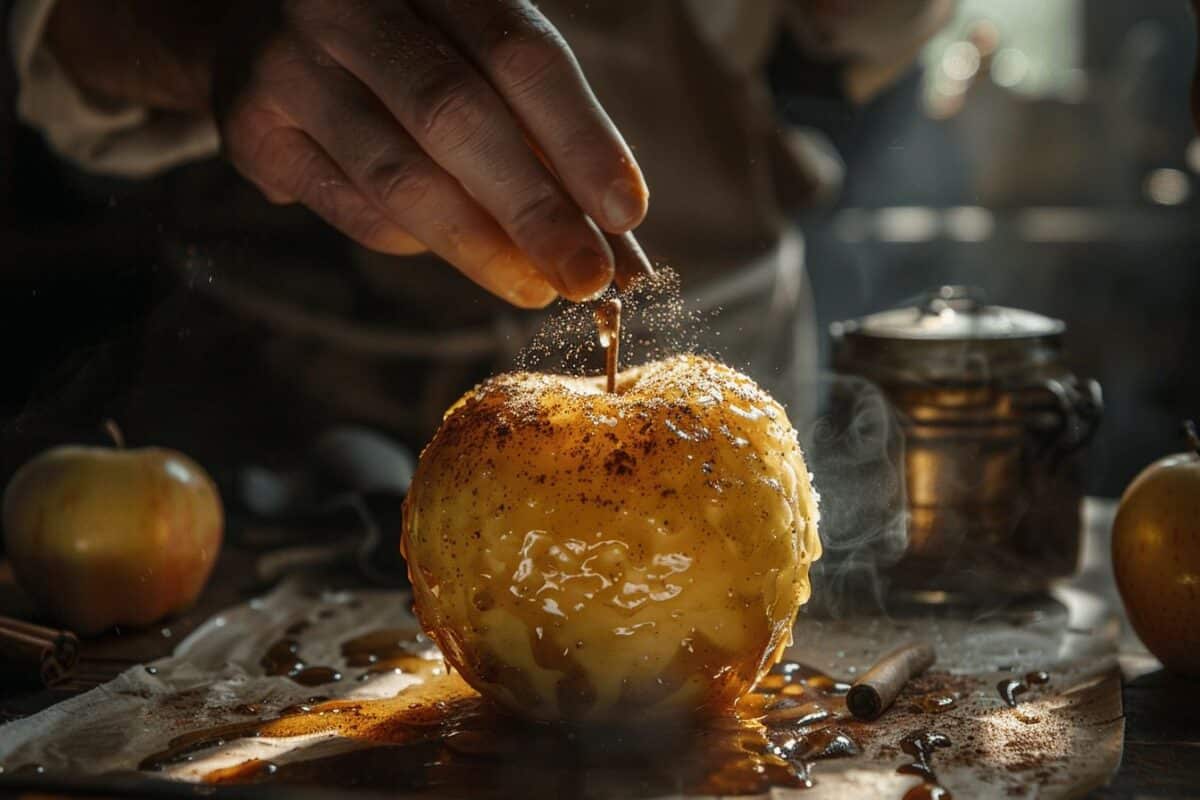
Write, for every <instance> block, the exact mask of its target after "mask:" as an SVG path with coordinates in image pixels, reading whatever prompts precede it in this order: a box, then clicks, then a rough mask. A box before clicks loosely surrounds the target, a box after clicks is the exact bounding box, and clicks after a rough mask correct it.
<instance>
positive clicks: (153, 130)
mask: <svg viewBox="0 0 1200 800" xmlns="http://www.w3.org/2000/svg"><path fill="white" fill-rule="evenodd" d="M54 3H55V0H17V2H16V3H15V4H14V6H13V12H12V18H11V25H10V28H9V34H10V36H11V37H12V41H11V45H12V53H13V59H14V62H15V64H14V66H15V68H16V74H17V91H18V93H17V116H18V117H19V118H20V120H21V121H22V122H24V123H25V124H27V125H29V126H31V127H33V128H35V129H37V130H38V131H40V132H41V133H42V135H43V136H45V138H46V141H47V142H48V143H49V144H50V146H51V148H53V149H54V151H55V152H56V153H58V154H59V155H60V156H61V157H63V158H64V159H66V160H68V161H70V162H72V163H74V164H76V165H78V166H79V167H81V168H83V169H85V170H87V171H89V172H96V173H101V174H105V175H112V176H116V177H123V178H144V177H148V176H151V175H154V174H156V173H159V172H162V171H164V170H166V169H170V168H171V167H174V166H178V165H180V164H183V163H186V162H189V161H196V160H199V159H203V158H208V157H210V156H213V155H215V154H216V152H217V150H218V147H219V139H218V136H217V129H216V126H215V125H214V124H213V121H212V119H210V118H207V117H196V116H190V115H184V114H178V113H171V114H165V113H161V112H158V111H152V110H150V109H147V108H142V107H139V106H132V105H104V104H103V103H101V102H99V101H97V100H96V99H95V98H92V97H88V96H86V95H85V94H84V93H83V92H82V91H80V90H79V88H78V87H77V86H75V84H74V83H73V82H72V81H71V79H70V77H69V76H68V75H67V73H66V71H65V70H64V69H63V68H62V66H61V65H59V63H58V61H57V60H56V59H55V58H54V54H53V53H51V52H50V48H49V47H48V46H47V45H46V43H45V41H44V40H45V31H46V23H47V21H48V20H49V19H50V13H51V12H52V11H53V10H54Z"/></svg>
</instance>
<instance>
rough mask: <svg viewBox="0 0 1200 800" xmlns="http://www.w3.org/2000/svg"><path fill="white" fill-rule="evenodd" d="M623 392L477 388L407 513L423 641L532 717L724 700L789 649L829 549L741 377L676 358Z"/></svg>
mask: <svg viewBox="0 0 1200 800" xmlns="http://www.w3.org/2000/svg"><path fill="white" fill-rule="evenodd" d="M616 384H617V385H616V387H615V388H616V392H615V393H612V394H609V393H606V392H605V391H604V386H603V383H602V382H601V381H600V380H598V379H593V378H567V377H561V376H547V375H535V374H515V375H502V376H499V377H497V378H493V379H491V380H489V381H487V382H485V383H483V384H481V385H480V386H479V387H477V388H476V389H475V390H474V391H472V392H470V393H468V394H467V395H466V396H465V397H464V398H462V399H461V400H460V401H459V402H458V403H457V404H456V405H455V406H453V407H452V408H451V409H450V410H449V411H448V412H447V414H446V417H445V420H444V421H443V424H442V427H441V428H440V430H439V431H438V432H437V434H436V436H435V437H434V439H433V441H432V442H431V443H430V444H429V446H428V447H427V448H426V449H425V451H424V453H423V454H422V456H421V460H420V464H419V466H418V468H417V474H416V477H415V478H414V481H413V485H412V489H411V490H410V493H409V496H408V499H407V502H406V506H405V524H404V535H403V539H402V545H401V546H402V549H403V551H404V553H405V556H406V558H407V559H408V563H409V571H410V576H411V578H412V582H413V588H414V595H415V606H416V611H417V614H418V616H419V618H420V619H421V622H422V624H423V626H424V628H425V630H426V631H427V632H428V633H429V635H430V636H431V637H432V638H433V639H434V640H435V641H436V642H437V643H438V645H439V646H440V647H441V649H442V652H443V653H444V654H445V656H446V658H447V660H448V661H449V662H450V663H451V664H452V665H453V666H454V667H455V668H457V669H458V670H459V671H460V672H461V673H462V675H463V677H464V678H465V679H466V681H467V682H468V683H470V684H471V685H472V686H474V687H475V688H477V689H479V690H480V691H482V692H484V693H485V694H487V695H489V696H491V697H492V699H494V700H496V701H497V702H499V703H501V704H502V705H504V706H506V707H507V708H508V709H509V710H510V711H512V712H514V713H517V714H520V715H522V716H526V717H530V718H533V719H541V720H561V719H566V720H588V721H606V720H620V719H626V720H627V719H629V718H631V717H633V716H636V717H638V718H649V717H655V716H669V715H672V714H681V713H696V712H699V711H720V710H722V709H727V708H728V707H729V706H730V705H731V704H732V703H733V702H734V700H736V698H737V697H738V696H739V695H741V694H743V693H744V692H745V691H747V690H748V689H749V687H750V686H752V685H753V684H754V683H755V682H756V680H757V679H758V678H759V677H760V676H762V675H763V674H764V673H765V672H766V670H767V669H768V668H769V667H770V666H771V664H773V663H775V661H776V660H777V659H778V657H779V654H780V653H781V652H782V649H783V647H785V646H786V645H787V644H788V641H789V637H790V631H791V626H792V622H793V620H794V618H795V615H796V612H797V610H798V609H799V606H800V605H801V604H802V603H803V602H804V601H805V600H807V598H808V595H809V591H810V590H809V581H808V567H809V564H810V563H811V562H812V561H813V560H814V559H815V558H816V557H817V556H819V554H820V542H819V539H818V537H817V532H816V521H817V512H816V501H815V496H814V494H813V492H812V489H811V485H810V477H809V475H808V472H807V468H806V467H805V465H804V461H803V457H802V454H801V452H800V448H799V444H798V443H797V440H796V434H795V431H794V430H793V429H792V427H791V424H790V423H789V422H788V420H787V416H786V414H785V412H784V411H783V409H782V408H781V407H780V406H779V404H778V403H776V402H775V401H774V400H773V399H772V398H771V397H770V396H769V395H767V394H766V393H765V392H764V391H762V390H761V389H760V388H759V387H758V386H757V385H755V384H754V383H753V381H751V380H750V379H749V378H746V377H745V376H744V375H741V374H740V373H738V372H737V371H736V370H733V369H730V368H729V367H726V366H724V365H721V364H718V363H716V362H714V361H711V360H708V359H705V358H701V357H696V356H680V357H676V358H672V359H667V360H666V361H663V362H656V363H654V364H649V365H645V366H642V367H635V368H633V369H630V370H627V371H625V372H623V373H621V374H620V375H619V376H618V379H617V382H616Z"/></svg>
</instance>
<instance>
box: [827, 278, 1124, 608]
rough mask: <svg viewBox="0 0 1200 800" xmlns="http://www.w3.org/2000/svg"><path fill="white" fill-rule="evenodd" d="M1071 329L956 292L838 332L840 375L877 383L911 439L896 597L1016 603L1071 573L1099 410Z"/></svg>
mask: <svg viewBox="0 0 1200 800" xmlns="http://www.w3.org/2000/svg"><path fill="white" fill-rule="evenodd" d="M1065 329H1066V326H1065V325H1064V324H1063V323H1062V322H1061V321H1060V320H1056V319H1051V318H1049V317H1046V316H1042V315H1040V314H1036V313H1033V312H1029V311H1022V310H1018V309H1013V308H1005V307H1001V306H993V305H988V304H986V303H985V302H983V300H982V299H981V294H980V293H979V292H977V291H975V290H971V289H967V288H965V287H959V286H945V287H942V288H941V289H939V290H937V291H935V292H931V293H930V294H929V295H928V296H927V297H925V298H924V299H923V300H922V301H921V302H920V303H918V304H917V305H915V306H911V307H904V308H897V309H891V310H888V311H883V312H880V313H877V314H872V315H870V316H867V317H864V318H861V319H857V320H853V321H848V322H841V323H835V324H834V325H833V327H832V333H833V338H834V367H835V369H836V370H837V371H838V372H841V373H848V374H853V375H858V376H861V377H864V378H866V379H868V380H870V381H872V382H873V383H875V384H877V385H878V386H879V387H880V388H881V390H882V391H883V393H884V394H885V395H886V396H887V397H888V398H889V400H890V401H891V402H892V404H893V405H894V406H895V409H896V411H897V413H898V416H899V419H900V424H901V426H902V429H903V433H904V442H905V452H904V457H903V460H904V467H905V485H906V487H907V488H906V494H907V501H908V543H907V549H906V551H905V553H904V556H903V557H902V558H901V560H900V561H899V562H898V563H897V564H896V565H895V566H894V567H892V568H891V570H890V576H891V580H892V585H893V586H894V587H899V588H902V589H908V590H915V591H919V592H929V591H932V592H953V593H967V594H971V595H978V594H981V593H986V594H997V593H999V594H1006V595H1011V594H1021V593H1027V592H1036V591H1041V590H1044V589H1045V588H1047V586H1048V585H1049V584H1050V582H1051V581H1053V580H1054V579H1055V578H1059V577H1063V576H1066V575H1069V574H1071V573H1072V572H1074V570H1075V568H1076V564H1077V562H1078V558H1079V550H1080V528H1081V519H1080V512H1081V501H1082V498H1083V485H1082V476H1081V468H1080V467H1081V453H1082V451H1083V448H1084V446H1085V445H1086V444H1087V442H1088V441H1089V439H1090V438H1091V437H1092V434H1093V433H1094V432H1095V429H1096V426H1097V424H1098V422H1099V420H1100V416H1101V409H1102V399H1101V392H1100V386H1099V384H1098V383H1096V381H1094V380H1082V379H1080V378H1078V377H1076V376H1075V375H1074V374H1072V372H1071V371H1070V370H1069V369H1068V367H1067V366H1066V364H1065V363H1064V360H1063V335H1064V332H1065Z"/></svg>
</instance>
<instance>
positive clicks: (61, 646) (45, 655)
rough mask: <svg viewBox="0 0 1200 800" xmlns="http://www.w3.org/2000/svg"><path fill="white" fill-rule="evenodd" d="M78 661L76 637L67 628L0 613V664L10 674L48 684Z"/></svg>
mask: <svg viewBox="0 0 1200 800" xmlns="http://www.w3.org/2000/svg"><path fill="white" fill-rule="evenodd" d="M78 662H79V639H78V638H77V637H76V636H75V634H73V633H71V632H70V631H61V630H55V629H54V628H47V627H44V626H42V625H35V624H34V623H32V622H25V621H24V620H19V619H13V618H12V617H4V616H0V664H3V665H4V666H3V669H4V672H5V673H6V674H7V675H9V676H10V677H12V678H15V679H17V680H27V681H30V682H36V683H40V684H41V685H42V686H46V687H50V686H54V685H55V684H58V683H61V682H62V681H63V680H65V679H66V678H68V677H70V675H71V672H72V670H74V669H75V665H76V664H77V663H78Z"/></svg>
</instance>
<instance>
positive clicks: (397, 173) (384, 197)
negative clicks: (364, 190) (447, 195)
mask: <svg viewBox="0 0 1200 800" xmlns="http://www.w3.org/2000/svg"><path fill="white" fill-rule="evenodd" d="M365 181H366V185H367V186H368V187H369V190H370V191H371V192H373V193H374V194H375V196H376V197H377V198H379V201H380V202H381V203H383V205H384V207H385V208H389V209H391V210H393V211H395V212H397V213H403V212H405V211H408V210H409V209H411V208H413V207H414V206H415V205H417V204H418V203H420V202H421V201H422V200H423V199H424V198H425V195H427V194H428V193H429V190H430V188H431V187H432V185H433V176H432V174H431V173H430V171H429V170H428V169H426V168H424V167H422V166H421V165H419V164H417V163H415V162H414V160H412V159H408V160H378V161H377V162H376V164H375V165H374V166H372V167H371V168H370V169H369V170H367V174H366V179H365Z"/></svg>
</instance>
